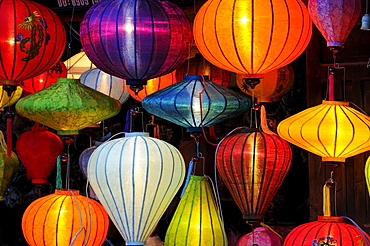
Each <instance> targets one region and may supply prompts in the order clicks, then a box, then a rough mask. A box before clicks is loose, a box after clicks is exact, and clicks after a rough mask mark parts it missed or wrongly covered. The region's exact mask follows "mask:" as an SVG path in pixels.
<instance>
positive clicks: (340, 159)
mask: <svg viewBox="0 0 370 246" xmlns="http://www.w3.org/2000/svg"><path fill="white" fill-rule="evenodd" d="M322 161H323V162H345V161H346V158H344V157H323V158H322Z"/></svg>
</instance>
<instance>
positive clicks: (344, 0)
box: [308, 0, 361, 51]
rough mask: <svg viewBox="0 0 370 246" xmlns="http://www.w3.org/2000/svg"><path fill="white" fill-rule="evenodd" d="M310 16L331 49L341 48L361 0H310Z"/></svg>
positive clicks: (358, 14) (356, 14) (357, 15)
mask: <svg viewBox="0 0 370 246" xmlns="http://www.w3.org/2000/svg"><path fill="white" fill-rule="evenodd" d="M308 10H309V12H310V15H311V18H312V20H313V22H314V23H315V25H316V27H317V28H318V29H319V31H320V32H321V34H322V35H323V36H324V38H325V39H326V41H327V46H328V47H329V48H330V49H331V50H332V51H337V50H340V49H341V48H343V46H344V42H345V41H346V39H347V37H348V34H349V33H350V31H351V30H352V28H353V26H354V25H355V23H356V21H357V20H358V18H359V16H360V12H361V0H310V1H309V2H308Z"/></svg>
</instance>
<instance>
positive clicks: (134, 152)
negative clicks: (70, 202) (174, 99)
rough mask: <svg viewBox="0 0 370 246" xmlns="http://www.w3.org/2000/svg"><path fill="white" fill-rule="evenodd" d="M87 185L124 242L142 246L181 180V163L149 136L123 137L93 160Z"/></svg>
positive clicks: (175, 154)
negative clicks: (89, 185) (88, 184)
mask: <svg viewBox="0 0 370 246" xmlns="http://www.w3.org/2000/svg"><path fill="white" fill-rule="evenodd" d="M87 171H88V179H89V181H90V184H91V187H92V188H93V190H94V191H95V193H96V195H97V197H98V198H99V201H100V202H101V203H102V205H103V206H104V208H105V209H106V210H107V212H108V214H109V216H110V218H111V219H112V221H113V223H114V224H115V225H116V227H117V229H118V230H119V231H120V233H121V235H122V236H123V238H124V239H125V241H126V245H145V241H146V239H147V238H148V237H149V236H150V234H151V233H152V231H153V230H154V228H155V226H156V225H157V223H158V221H159V219H160V218H161V216H162V215H163V213H164V212H165V210H166V209H167V207H168V205H169V204H170V202H171V200H172V199H173V197H174V196H175V194H176V193H177V191H178V190H179V188H180V186H181V185H182V182H183V180H184V176H185V164H184V159H183V157H182V156H181V154H180V152H179V151H178V150H177V149H176V148H175V147H174V146H172V145H171V144H168V143H166V142H164V141H162V140H159V139H156V138H151V137H149V134H148V133H144V132H131V133H126V135H125V137H124V138H120V139H115V140H112V141H108V142H105V143H103V144H102V145H100V146H99V147H98V148H97V149H96V150H95V151H94V152H93V154H92V155H91V157H90V159H89V164H88V168H87Z"/></svg>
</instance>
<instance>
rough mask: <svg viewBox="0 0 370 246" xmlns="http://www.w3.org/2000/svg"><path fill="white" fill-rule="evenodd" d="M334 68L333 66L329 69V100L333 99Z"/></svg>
mask: <svg viewBox="0 0 370 246" xmlns="http://www.w3.org/2000/svg"><path fill="white" fill-rule="evenodd" d="M334 70H335V68H330V69H329V73H330V74H329V87H328V90H329V101H334Z"/></svg>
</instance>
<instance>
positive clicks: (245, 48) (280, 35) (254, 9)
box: [194, 0, 312, 80]
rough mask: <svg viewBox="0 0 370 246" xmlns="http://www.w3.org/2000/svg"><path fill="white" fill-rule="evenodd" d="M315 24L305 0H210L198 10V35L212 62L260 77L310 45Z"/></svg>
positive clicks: (249, 76) (199, 42)
mask: <svg viewBox="0 0 370 246" xmlns="http://www.w3.org/2000/svg"><path fill="white" fill-rule="evenodd" d="M311 33H312V23H311V20H310V16H309V13H308V11H307V8H306V6H305V5H304V4H303V3H302V2H301V1H300V0H286V1H280V0H271V1H270V0H259V1H253V0H244V1H237V0H211V1H207V2H206V3H205V4H204V5H203V6H202V7H201V8H200V9H199V11H198V12H197V15H196V16H195V20H194V38H195V43H196V45H197V47H198V49H199V51H200V53H201V54H202V55H203V56H204V57H205V58H206V59H207V60H208V61H209V62H211V63H212V64H213V65H215V66H217V67H219V68H222V69H225V70H228V71H231V72H235V73H239V74H245V76H246V77H247V78H250V79H252V80H258V78H261V77H262V76H263V75H264V74H266V73H268V72H270V71H272V70H275V69H278V68H280V67H283V66H285V65H288V64H289V63H291V62H292V61H293V60H294V59H296V58H297V57H298V56H299V55H300V54H302V52H303V51H304V50H305V49H306V47H307V45H308V43H309V41H310V38H311Z"/></svg>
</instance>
